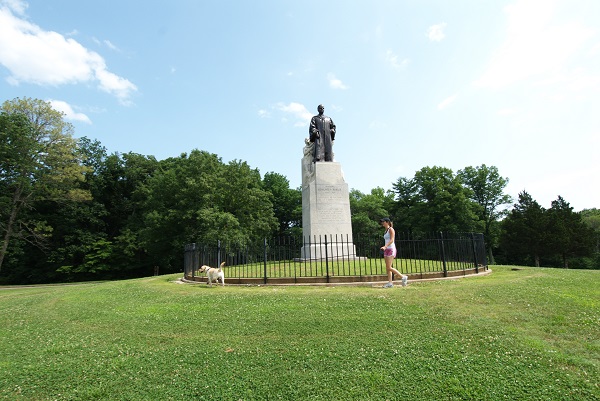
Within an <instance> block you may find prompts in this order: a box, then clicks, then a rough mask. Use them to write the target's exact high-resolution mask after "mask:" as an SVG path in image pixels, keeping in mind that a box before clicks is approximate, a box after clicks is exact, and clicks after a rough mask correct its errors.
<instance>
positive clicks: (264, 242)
mask: <svg viewBox="0 0 600 401" xmlns="http://www.w3.org/2000/svg"><path fill="white" fill-rule="evenodd" d="M263 266H264V274H265V284H267V238H265V239H264V241H263Z"/></svg>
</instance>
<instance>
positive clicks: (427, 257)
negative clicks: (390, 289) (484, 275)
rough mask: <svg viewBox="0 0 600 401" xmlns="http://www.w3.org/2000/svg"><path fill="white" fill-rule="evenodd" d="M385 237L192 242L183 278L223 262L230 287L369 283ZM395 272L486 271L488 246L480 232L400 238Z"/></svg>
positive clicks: (380, 271)
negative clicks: (249, 284)
mask: <svg viewBox="0 0 600 401" xmlns="http://www.w3.org/2000/svg"><path fill="white" fill-rule="evenodd" d="M382 243H383V241H382V239H381V237H377V238H364V237H363V238H361V237H357V236H355V237H354V238H353V240H352V241H351V240H350V239H349V238H348V237H343V236H336V235H328V236H319V237H315V238H304V239H302V240H300V241H299V240H296V239H294V238H293V237H280V238H274V239H270V240H268V239H264V240H262V241H260V242H259V243H253V244H252V243H249V244H230V243H226V242H223V241H217V243H214V244H200V243H193V244H188V245H186V246H185V258H184V274H185V277H186V278H187V279H192V280H202V277H203V276H204V275H202V274H200V273H199V272H198V269H199V268H200V266H202V265H207V266H211V267H217V266H219V265H220V264H221V263H222V262H225V267H224V268H223V269H224V270H225V276H226V278H227V279H226V281H227V282H228V283H240V284H242V283H264V284H268V283H314V282H321V283H331V282H346V281H369V280H377V279H378V278H379V279H381V277H380V276H384V275H385V274H386V270H385V262H384V260H383V256H382V254H381V253H380V252H381V251H380V247H381V245H382ZM395 243H396V248H397V256H396V259H395V261H394V267H395V268H396V269H398V270H399V271H401V272H402V273H404V274H408V275H409V276H411V277H412V278H426V277H436V276H437V277H447V276H455V275H464V274H470V273H479V272H480V271H481V269H483V270H487V261H486V253H485V243H484V237H483V234H479V233H441V232H440V233H435V234H429V235H425V234H405V233H396V239H395Z"/></svg>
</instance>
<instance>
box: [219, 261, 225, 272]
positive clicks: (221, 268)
mask: <svg viewBox="0 0 600 401" xmlns="http://www.w3.org/2000/svg"><path fill="white" fill-rule="evenodd" d="M223 266H225V262H222V263H221V266H219V271H222V270H223Z"/></svg>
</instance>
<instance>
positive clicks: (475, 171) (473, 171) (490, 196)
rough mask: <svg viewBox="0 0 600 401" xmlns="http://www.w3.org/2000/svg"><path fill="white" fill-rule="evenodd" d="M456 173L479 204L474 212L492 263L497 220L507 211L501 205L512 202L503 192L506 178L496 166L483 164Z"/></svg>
mask: <svg viewBox="0 0 600 401" xmlns="http://www.w3.org/2000/svg"><path fill="white" fill-rule="evenodd" d="M458 175H459V176H460V177H461V178H462V180H463V182H464V184H465V185H466V187H467V188H469V189H470V190H471V196H470V198H471V199H472V200H473V201H475V202H476V203H477V204H478V205H479V208H478V209H477V210H476V212H475V213H476V214H477V217H478V218H479V221H481V222H482V223H483V234H484V235H485V239H486V241H485V244H486V247H487V248H488V255H489V258H490V262H491V264H494V255H493V253H492V248H493V247H495V246H497V242H498V238H499V236H500V224H499V220H500V219H501V218H502V217H503V216H505V215H506V213H507V210H506V209H501V207H502V206H504V205H508V204H510V203H511V202H512V199H511V197H510V196H509V195H507V194H505V193H504V189H505V188H506V185H507V184H508V178H504V177H501V176H500V174H499V173H498V168H497V167H495V166H491V167H487V166H486V165H485V164H482V165H481V166H479V167H465V168H464V169H463V170H459V171H458Z"/></svg>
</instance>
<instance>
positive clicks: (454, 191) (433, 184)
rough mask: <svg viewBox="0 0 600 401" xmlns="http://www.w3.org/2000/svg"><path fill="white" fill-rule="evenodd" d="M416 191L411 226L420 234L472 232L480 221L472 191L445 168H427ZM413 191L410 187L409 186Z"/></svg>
mask: <svg viewBox="0 0 600 401" xmlns="http://www.w3.org/2000/svg"><path fill="white" fill-rule="evenodd" d="M411 185H414V190H415V192H416V194H415V195H416V196H415V199H414V200H416V202H414V206H413V207H412V211H411V213H410V221H411V224H412V225H413V226H414V227H415V228H417V229H418V230H420V231H424V232H427V231H429V232H434V231H449V232H458V231H472V230H473V228H474V227H475V223H476V222H477V217H476V215H475V213H474V209H475V206H474V204H473V202H472V201H471V200H470V199H469V198H470V191H469V190H468V189H467V188H465V186H464V185H463V182H462V180H461V178H460V177H459V176H457V175H454V173H453V172H452V170H450V169H448V168H444V167H437V166H434V167H423V168H422V169H421V170H419V171H417V172H416V174H415V177H414V178H413V182H412V183H411ZM408 188H410V186H409V187H408Z"/></svg>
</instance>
